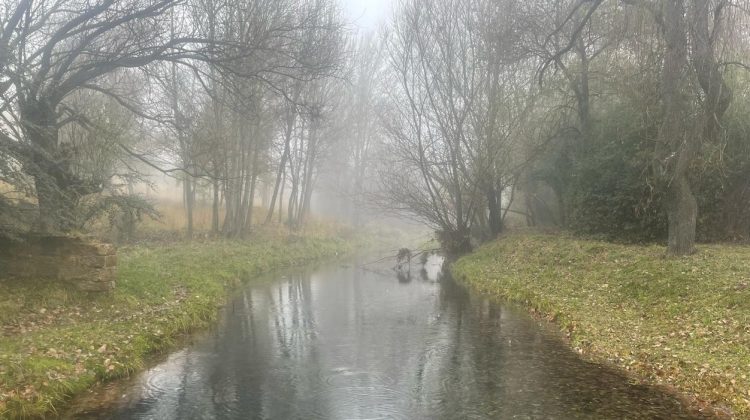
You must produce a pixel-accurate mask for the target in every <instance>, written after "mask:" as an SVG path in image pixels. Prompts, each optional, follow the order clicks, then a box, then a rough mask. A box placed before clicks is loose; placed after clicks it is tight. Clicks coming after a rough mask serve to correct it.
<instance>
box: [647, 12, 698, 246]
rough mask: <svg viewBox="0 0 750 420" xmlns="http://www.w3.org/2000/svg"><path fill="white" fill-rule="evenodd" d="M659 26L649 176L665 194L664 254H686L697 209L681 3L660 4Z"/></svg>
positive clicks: (685, 41) (685, 34)
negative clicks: (656, 125) (657, 113)
mask: <svg viewBox="0 0 750 420" xmlns="http://www.w3.org/2000/svg"><path fill="white" fill-rule="evenodd" d="M662 25H663V29H664V37H665V43H666V46H665V48H666V51H665V54H664V64H663V69H662V89H663V92H662V101H663V104H662V105H663V109H664V117H663V118H664V119H663V121H662V125H661V127H660V129H659V135H658V138H657V143H656V148H655V153H654V172H655V174H656V176H657V178H658V179H659V182H660V184H661V185H663V186H664V189H665V191H666V195H665V210H666V212H667V218H668V240H667V244H668V247H667V253H668V254H670V255H687V254H691V253H693V252H695V222H696V217H697V213H698V210H697V205H696V201H695V196H694V195H693V192H692V190H691V186H690V181H689V180H688V171H689V169H690V165H691V163H692V161H693V158H694V156H695V151H696V144H695V142H696V140H697V136H696V135H694V133H692V131H693V130H691V129H690V128H689V127H688V125H689V124H690V119H689V115H690V103H689V96H688V95H689V93H688V87H689V86H688V84H689V83H688V80H687V78H688V58H687V45H688V44H687V28H686V25H685V5H684V1H683V0H668V1H666V2H665V7H664V17H663V23H662Z"/></svg>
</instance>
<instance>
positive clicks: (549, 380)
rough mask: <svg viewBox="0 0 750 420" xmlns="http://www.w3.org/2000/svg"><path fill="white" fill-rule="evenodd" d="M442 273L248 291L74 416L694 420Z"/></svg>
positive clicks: (302, 275)
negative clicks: (218, 317) (210, 323)
mask: <svg viewBox="0 0 750 420" xmlns="http://www.w3.org/2000/svg"><path fill="white" fill-rule="evenodd" d="M439 271H440V270H439V260H437V259H436V260H435V261H431V263H430V265H429V267H428V270H426V272H422V273H418V272H417V271H416V269H415V271H414V273H413V274H412V276H411V278H405V277H404V276H401V278H400V279H399V278H398V277H397V276H396V274H395V273H394V272H392V271H387V270H386V271H383V272H380V273H378V272H372V271H366V270H362V269H361V268H357V264H353V265H351V266H335V267H329V268H323V269H317V270H308V271H300V272H296V273H293V274H286V275H283V276H282V275H278V279H276V280H275V281H270V282H264V283H262V284H260V285H254V286H249V287H247V288H246V289H245V290H243V291H241V292H240V293H239V294H238V295H236V297H235V298H234V299H233V300H232V301H230V303H229V304H228V305H227V306H226V308H225V309H224V312H225V313H224V317H223V318H224V320H223V322H222V323H221V325H220V326H219V327H217V328H216V329H215V330H214V331H213V332H211V333H209V334H207V335H205V336H203V337H201V338H198V339H196V340H195V342H194V343H193V344H192V345H190V346H189V347H186V348H184V349H182V350H180V351H178V352H176V353H174V354H172V355H170V356H169V357H168V358H167V359H166V360H165V361H163V362H162V363H161V364H158V365H157V366H155V367H153V368H152V369H150V370H149V371H147V372H144V373H143V374H142V375H140V376H139V377H138V378H135V379H133V380H131V381H130V382H127V383H120V384H115V385H112V386H110V387H109V388H107V389H105V390H102V391H100V392H99V393H97V394H94V395H93V396H91V397H89V398H87V399H86V400H83V401H82V402H79V403H78V404H77V406H76V407H75V408H74V409H73V411H72V412H71V413H69V414H68V417H71V418H84V419H85V418H91V419H98V418H101V419H157V420H169V419H485V418H493V419H512V418H518V419H576V418H596V419H600V418H648V419H652V418H693V417H691V416H690V415H689V414H688V413H687V412H686V411H684V409H683V408H681V406H680V404H679V402H678V401H676V400H675V399H674V398H672V397H670V396H668V395H665V394H663V393H660V392H658V391H656V390H654V389H651V388H647V387H643V386H638V385H632V384H629V383H628V381H627V380H626V379H625V378H623V377H621V376H620V375H618V374H616V373H614V372H611V371H609V370H607V369H604V368H601V367H598V366H596V365H592V364H589V363H586V362H583V361H581V360H580V359H579V358H578V357H577V356H576V355H575V354H574V353H573V352H571V351H570V350H568V348H567V347H565V345H564V344H563V343H562V342H561V341H560V339H559V338H558V336H557V335H556V334H555V333H553V332H551V331H550V330H549V329H548V328H546V327H545V326H540V325H539V323H538V322H536V321H535V320H533V319H532V318H530V317H529V316H528V315H527V314H526V313H525V312H524V311H522V310H518V309H516V308H514V307H511V306H503V305H496V304H492V303H490V302H489V301H487V300H486V299H482V298H478V297H475V296H472V295H470V294H468V293H466V292H465V291H464V290H463V289H462V288H461V287H459V286H457V285H455V284H454V283H453V282H452V281H450V280H449V279H441V275H440V273H439ZM112 395H114V398H113V397H112ZM103 398H106V399H107V400H108V402H107V403H103V402H101V401H98V400H99V399H103ZM92 401H94V402H93V403H92Z"/></svg>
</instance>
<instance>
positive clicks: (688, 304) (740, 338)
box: [451, 234, 750, 418]
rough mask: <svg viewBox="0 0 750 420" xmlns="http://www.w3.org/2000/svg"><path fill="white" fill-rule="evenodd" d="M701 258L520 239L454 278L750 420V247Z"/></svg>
mask: <svg viewBox="0 0 750 420" xmlns="http://www.w3.org/2000/svg"><path fill="white" fill-rule="evenodd" d="M699 250H700V251H699V253H698V254H696V255H694V256H691V257H686V258H679V259H668V258H665V257H664V248H663V247H659V246H632V245H616V244H611V243H606V242H599V241H592V240H582V239H575V238H572V237H566V236H551V235H540V234H532V235H521V234H516V235H509V236H507V237H505V238H503V239H500V240H498V241H496V242H493V243H490V244H488V245H486V246H484V247H482V248H480V249H479V250H477V251H476V252H475V253H473V254H471V255H469V256H466V257H464V258H462V259H460V260H459V261H458V262H457V263H456V264H455V265H454V266H453V267H452V269H451V271H452V272H453V274H454V276H455V277H456V278H457V279H459V280H460V281H462V282H464V283H466V284H467V285H469V286H470V287H471V288H473V289H475V290H476V291H478V292H481V293H484V294H488V295H491V296H495V297H498V298H505V299H510V300H513V301H517V302H521V303H525V304H527V305H528V306H529V307H530V308H532V309H533V310H535V311H538V312H539V313H540V314H543V315H545V316H547V317H548V319H550V320H555V321H556V322H557V323H558V324H559V325H560V327H561V328H563V330H564V331H565V332H566V333H567V335H568V336H569V337H570V339H571V345H572V346H573V347H574V348H575V349H576V350H577V351H579V352H581V353H583V354H585V355H587V356H588V357H590V358H592V359H595V360H598V361H601V362H607V363H613V364H615V365H617V366H619V367H621V368H622V369H625V370H627V371H630V372H632V373H633V377H634V378H645V379H647V380H648V381H650V382H652V383H657V384H663V385H667V386H670V387H676V388H677V389H679V390H680V391H683V392H685V393H687V394H689V395H693V396H696V397H697V399H696V403H701V402H710V403H713V404H715V405H716V406H718V407H719V408H722V407H723V408H726V409H728V410H729V411H732V412H733V413H734V415H735V416H737V418H750V247H747V246H728V245H703V246H700V248H699Z"/></svg>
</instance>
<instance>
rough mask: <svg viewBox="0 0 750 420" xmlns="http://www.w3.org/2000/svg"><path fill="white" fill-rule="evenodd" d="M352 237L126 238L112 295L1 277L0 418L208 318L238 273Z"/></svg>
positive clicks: (277, 264) (318, 253)
mask: <svg viewBox="0 0 750 420" xmlns="http://www.w3.org/2000/svg"><path fill="white" fill-rule="evenodd" d="M356 243H361V241H359V240H357V239H355V237H354V234H353V232H346V231H342V230H338V231H334V230H332V229H330V228H328V229H316V230H314V231H308V232H307V233H305V234H301V235H299V236H289V235H288V234H286V233H284V232H283V231H267V232H263V233H258V234H256V235H255V236H254V237H253V238H252V240H248V241H201V242H197V241H193V242H189V243H171V244H146V245H138V246H129V247H123V248H121V249H120V250H119V264H118V283H117V288H116V291H115V292H114V293H113V294H112V295H108V296H101V295H100V296H93V295H86V294H82V293H76V292H74V291H71V290H69V287H66V286H65V285H60V284H54V283H43V284H41V283H39V282H24V283H19V282H10V281H0V290H2V294H0V328H2V330H1V331H0V333H1V334H2V335H0V418H5V417H11V418H12V417H33V416H39V415H43V414H44V413H48V412H52V411H55V410H56V409H57V408H58V407H59V406H60V404H63V403H64V402H65V401H66V400H68V399H69V398H70V396H71V395H75V394H76V393H80V392H81V391H84V390H86V389H87V388H89V387H91V386H92V385H93V384H95V383H97V382H100V381H105V380H109V379H113V378H117V377H122V376H125V375H128V374H129V373H131V372H133V371H136V370H138V369H140V368H142V367H143V363H144V358H145V357H146V356H148V355H149V354H153V353H155V352H159V351H162V350H165V349H168V348H169V347H170V346H171V345H172V344H173V343H174V341H175V339H176V338H178V337H179V336H180V335H182V334H184V333H186V332H189V331H192V330H195V329H198V328H202V327H205V326H207V325H209V324H210V323H211V322H213V321H214V319H215V317H216V315H217V310H216V309H217V307H218V306H220V305H221V304H222V302H223V301H224V299H225V297H226V294H227V291H228V290H231V289H232V288H233V287H235V286H236V285H237V284H239V283H240V282H241V281H243V280H247V279H252V278H253V277H254V276H256V275H258V274H260V273H263V272H267V271H270V270H274V269H280V268H284V267H290V266H296V265H303V264H307V263H310V262H313V261H316V260H322V259H326V258H333V257H334V256H336V255H341V254H342V253H346V252H350V251H352V250H353V248H354V246H355V244H356Z"/></svg>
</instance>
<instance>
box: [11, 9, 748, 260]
mask: <svg viewBox="0 0 750 420" xmlns="http://www.w3.org/2000/svg"><path fill="white" fill-rule="evenodd" d="M0 7H1V9H0V23H1V24H2V28H1V30H0V95H2V101H1V102H0V119H1V121H0V156H1V157H2V159H0V233H2V235H4V236H17V235H21V234H23V233H24V232H28V231H40V232H46V233H54V232H57V233H66V232H70V231H74V230H85V229H86V228H87V226H88V224H89V223H90V221H91V220H96V219H97V218H101V217H102V215H104V214H109V215H110V218H111V219H116V217H113V215H120V216H121V218H122V220H126V221H128V223H129V224H132V223H133V221H134V220H136V219H137V218H138V217H140V216H141V215H143V214H153V212H154V210H153V208H151V207H150V204H149V203H148V202H146V201H145V200H143V199H141V198H139V197H138V196H136V195H134V194H132V192H133V189H132V186H133V185H134V184H135V183H140V182H146V183H147V182H149V180H148V176H147V173H148V172H149V171H150V172H153V171H160V172H163V173H165V174H168V175H170V176H173V177H176V178H178V179H179V180H180V182H181V185H182V188H183V202H184V204H185V209H186V215H187V220H188V223H187V234H188V236H192V235H193V230H194V227H193V223H192V220H193V213H194V207H195V203H196V195H197V193H198V192H200V193H202V194H205V195H207V196H208V197H210V198H209V200H210V201H211V204H212V206H211V208H212V212H211V213H212V216H211V231H212V233H213V234H214V235H223V236H228V237H243V236H245V235H246V234H247V233H248V232H250V231H251V229H252V224H253V221H254V220H257V219H258V217H257V216H258V215H255V214H254V209H255V208H257V207H258V203H256V200H255V197H256V196H258V195H259V190H262V191H263V192H264V193H263V194H260V195H262V196H263V197H264V204H265V205H266V209H265V210H266V214H265V217H264V220H262V221H264V222H265V223H272V222H282V223H286V224H287V225H288V226H289V227H290V228H291V229H295V228H299V227H301V226H303V225H304V223H305V222H306V220H309V218H310V214H311V209H312V207H313V205H312V201H313V195H314V191H315V190H316V188H318V187H319V185H320V184H321V183H325V184H326V185H328V186H329V187H332V188H335V189H336V191H337V194H338V196H339V197H340V198H341V200H342V202H343V203H344V205H343V210H342V212H343V213H344V214H346V215H347V216H348V218H349V220H350V221H351V222H352V223H354V224H362V223H364V222H365V221H366V218H367V214H368V213H367V211H366V210H367V208H369V209H370V210H373V209H375V210H376V211H379V212H387V213H396V214H398V215H400V216H407V217H411V218H414V219H417V220H419V221H420V222H423V223H427V224H429V225H430V226H432V227H433V228H435V230H436V231H438V234H439V239H440V240H441V241H442V242H443V244H444V245H445V246H446V247H447V248H449V249H450V250H452V251H455V252H465V251H467V250H470V249H471V248H472V247H473V246H474V245H475V244H476V243H478V242H481V241H483V240H486V239H489V238H492V237H495V236H497V235H498V234H499V233H501V232H502V231H503V229H504V228H505V226H506V225H508V224H509V223H510V222H511V221H514V222H515V223H521V224H528V225H556V226H559V227H563V228H566V229H571V230H575V231H579V232H585V233H589V234H597V235H604V236H608V237H613V238H617V239H626V240H666V241H667V243H668V245H669V251H670V253H672V254H676V255H680V254H687V253H691V252H692V251H693V249H694V242H695V240H696V239H737V238H747V237H748V236H750V184H748V183H747V179H750V158H749V156H750V154H749V153H748V152H750V149H748V146H747V145H748V144H750V143H749V142H748V141H747V133H748V128H750V127H748V125H747V124H748V123H747V118H745V114H747V111H748V110H750V101H748V98H749V97H750V95H749V94H748V83H747V82H748V73H747V68H748V63H747V57H748V39H746V34H745V33H744V32H743V31H741V30H738V28H741V27H743V25H746V24H747V22H748V21H747V16H746V9H745V8H744V7H743V5H741V4H737V3H736V2H733V1H730V0H710V1H698V0H695V1H693V0H650V1H625V0H594V1H578V0H554V1H548V0H532V1H524V2H519V1H514V0H440V1H430V2H424V1H417V0H402V1H400V2H398V4H397V5H396V6H395V10H394V11H393V14H392V17H391V19H389V21H388V22H387V24H385V25H384V26H383V27H382V28H380V29H379V30H378V31H375V32H374V33H370V34H357V33H353V32H352V31H351V30H350V28H349V27H348V26H347V23H346V22H345V21H344V18H343V17H342V15H341V12H340V10H339V7H340V6H339V5H338V4H337V3H336V2H335V1H334V0H181V1H178V0H118V1H115V0H95V1H84V0H38V1H31V0H4V1H3V2H2V3H1V4H0Z"/></svg>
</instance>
